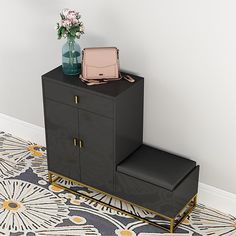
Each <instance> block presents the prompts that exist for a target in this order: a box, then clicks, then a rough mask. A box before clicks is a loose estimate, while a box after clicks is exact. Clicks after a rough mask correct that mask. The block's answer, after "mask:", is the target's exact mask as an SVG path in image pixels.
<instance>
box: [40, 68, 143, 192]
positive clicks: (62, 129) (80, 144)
mask: <svg viewBox="0 0 236 236" xmlns="http://www.w3.org/2000/svg"><path fill="white" fill-rule="evenodd" d="M133 77H134V78H135V80H136V82H135V83H129V82H127V81H125V80H120V81H116V82H111V83H108V84H105V85H97V86H87V85H85V84H84V83H82V82H81V81H80V80H79V78H78V76H66V75H64V74H63V72H62V69H61V67H58V68H56V69H54V70H52V71H51V72H49V73H47V74H45V75H43V76H42V82H43V99H44V113H45V128H46V142H47V150H48V155H47V156H48V169H49V171H51V172H54V173H56V174H59V175H62V176H65V177H68V178H70V179H73V180H76V181H79V182H82V183H84V184H87V185H89V186H92V187H95V188H98V189H100V190H103V191H106V192H108V193H113V192H114V182H115V178H114V176H115V167H116V165H117V164H119V163H120V162H121V161H122V160H124V159H125V158H126V157H127V156H128V155H130V154H131V153H132V152H134V151H135V150H136V149H137V148H138V147H139V146H140V145H141V144H142V138H143V137H142V136H143V84H144V83H143V78H141V77H138V76H133Z"/></svg>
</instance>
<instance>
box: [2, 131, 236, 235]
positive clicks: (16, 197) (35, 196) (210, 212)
mask: <svg viewBox="0 0 236 236" xmlns="http://www.w3.org/2000/svg"><path fill="white" fill-rule="evenodd" d="M58 182H59V183H60V184H62V185H65V186H66V187H69V188H73V187H77V188H80V191H84V192H86V193H87V194H90V195H91V196H95V195H96V197H97V198H100V199H103V200H104V201H106V202H113V204H115V205H119V206H120V205H122V207H123V208H125V209H127V210H130V211H133V213H135V214H137V215H140V216H142V217H146V218H147V219H152V220H153V221H155V215H153V214H151V213H149V212H147V211H144V210H142V209H139V208H136V207H134V206H132V205H129V204H126V203H122V202H120V201H119V200H117V199H114V198H111V197H109V196H106V195H104V194H99V193H96V192H94V191H92V190H89V189H87V188H84V187H81V186H75V183H73V182H71V181H65V180H63V179H58ZM157 221H158V223H159V224H164V223H165V222H162V221H161V220H159V219H158V220H157ZM161 234H164V235H169V234H168V233H166V232H165V231H163V230H161V229H159V228H157V227H154V226H151V225H149V224H147V223H144V222H142V221H138V220H135V219H133V218H132V217H129V216H127V215H125V214H123V213H121V212H117V211H115V210H112V209H110V208H108V207H104V206H102V205H99V204H97V203H96V202H94V201H91V200H87V199H85V198H83V197H79V196H78V195H74V194H72V193H70V192H67V191H65V190H63V189H61V188H58V187H55V186H52V185H50V184H49V182H48V176H47V160H46V148H45V147H42V146H39V145H37V144H34V143H32V142H30V141H25V140H23V139H21V138H17V137H13V136H12V135H10V134H7V133H4V132H0V235H11V236H14V235H15V236H21V235H25V236H34V235H54V236H56V235H67V236H69V235H109V236H111V235H119V236H135V235H137V236H158V235H161ZM173 235H176V236H178V235H194V236H195V235H209V236H214V235H215V236H216V235H219V236H220V235H227V236H236V218H235V217H233V216H231V215H227V214H224V213H222V212H219V211H217V210H215V209H211V208H208V207H207V206H204V205H201V204H198V205H197V207H196V209H195V210H194V211H193V212H192V213H191V215H190V216H189V217H188V218H187V219H186V220H185V221H184V223H183V224H182V225H180V226H179V227H178V229H177V230H176V231H175V233H174V234H173Z"/></svg>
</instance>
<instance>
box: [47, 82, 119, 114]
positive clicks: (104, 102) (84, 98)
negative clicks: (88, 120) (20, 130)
mask: <svg viewBox="0 0 236 236" xmlns="http://www.w3.org/2000/svg"><path fill="white" fill-rule="evenodd" d="M43 84H44V96H45V97H47V98H50V99H53V100H55V101H58V102H62V103H64V104H68V105H71V106H75V107H78V108H81V109H84V110H87V111H91V112H94V113H97V114H100V115H103V116H107V117H109V118H113V116H114V108H113V107H114V104H113V101H112V100H109V99H106V98H104V97H101V96H97V95H93V94H91V93H86V92H83V91H81V90H79V89H76V88H75V89H74V88H70V87H67V86H62V85H58V84H55V83H52V82H50V81H44V82H43ZM75 96H77V98H76V99H75ZM76 100H77V101H76Z"/></svg>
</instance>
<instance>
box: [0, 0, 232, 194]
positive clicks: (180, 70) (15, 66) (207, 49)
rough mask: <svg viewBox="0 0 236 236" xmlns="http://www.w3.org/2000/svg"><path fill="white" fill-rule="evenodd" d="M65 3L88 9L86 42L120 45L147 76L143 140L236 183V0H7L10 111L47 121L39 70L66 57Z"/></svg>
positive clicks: (4, 51) (208, 175)
mask: <svg viewBox="0 0 236 236" xmlns="http://www.w3.org/2000/svg"><path fill="white" fill-rule="evenodd" d="M64 7H72V8H75V9H77V10H79V11H80V12H81V14H82V17H83V21H84V23H85V27H86V28H85V29H86V34H85V35H84V36H83V38H82V39H81V40H80V42H81V46H82V47H85V46H104V45H105V46H110V45H115V46H117V47H118V48H119V49H120V51H121V65H122V68H123V69H126V70H129V71H132V72H135V73H137V74H139V75H143V76H144V77H145V117H144V141H145V142H146V143H148V144H151V145H153V146H156V147H160V148H162V149H166V150H169V151H171V152H175V153H179V154H181V155H183V156H186V157H189V158H191V159H195V160H196V161H197V162H198V163H199V164H200V165H201V182H203V183H206V184H209V185H212V186H215V187H218V188H221V189H223V190H226V191H229V192H232V193H236V184H235V179H236V168H235V166H236V148H235V141H236V66H235V63H236V14H235V9H236V1H234V0H146V1H145V0H119V1H115V0H80V1H75V0H54V1H48V0H41V1H37V0H34V1H33V0H21V1H17V0H4V1H1V9H4V10H2V11H1V14H0V27H1V37H0V53H1V54H0V69H1V75H0V112H1V113H5V114H8V115H11V116H13V117H16V118H19V119H22V120H25V121H27V122H30V123H32V124H36V125H39V126H43V110H42V93H41V79H40V76H41V74H43V73H44V72H46V71H48V70H50V69H52V68H53V67H56V66H57V65H58V64H60V60H61V59H60V50H61V45H62V43H63V42H62V41H57V39H56V32H55V31H54V29H53V27H54V25H55V23H56V20H57V19H59V11H60V10H61V9H62V8H64Z"/></svg>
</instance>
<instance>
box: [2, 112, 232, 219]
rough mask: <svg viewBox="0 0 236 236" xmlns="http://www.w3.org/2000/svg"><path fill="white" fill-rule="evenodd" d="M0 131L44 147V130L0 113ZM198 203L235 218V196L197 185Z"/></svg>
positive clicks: (203, 185) (208, 186)
mask: <svg viewBox="0 0 236 236" xmlns="http://www.w3.org/2000/svg"><path fill="white" fill-rule="evenodd" d="M0 131H4V132H6V133H10V134H12V135H15V136H18V137H20V138H23V139H25V140H29V141H31V142H35V143H38V144H40V145H43V146H46V141H45V131H44V128H42V127H39V126H37V125H33V124H30V123H27V122H25V121H22V120H19V119H16V118H13V117H11V116H8V115H5V114H2V113H0ZM198 201H199V203H202V204H204V205H207V206H209V207H212V208H216V209H217V210H220V211H222V212H225V213H228V214H231V215H233V216H236V194H233V193H229V192H226V191H224V190H221V189H218V188H216V187H213V186H210V185H207V184H204V183H199V194H198Z"/></svg>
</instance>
